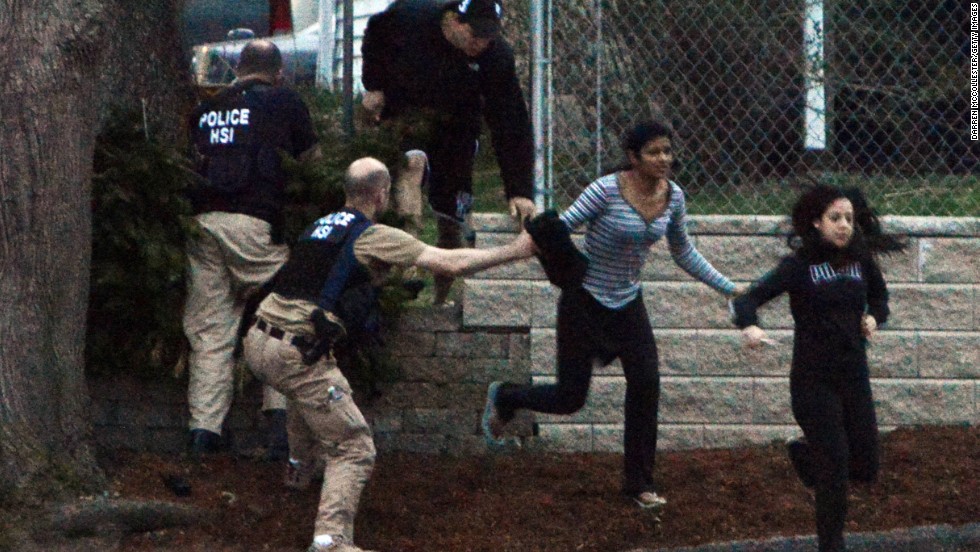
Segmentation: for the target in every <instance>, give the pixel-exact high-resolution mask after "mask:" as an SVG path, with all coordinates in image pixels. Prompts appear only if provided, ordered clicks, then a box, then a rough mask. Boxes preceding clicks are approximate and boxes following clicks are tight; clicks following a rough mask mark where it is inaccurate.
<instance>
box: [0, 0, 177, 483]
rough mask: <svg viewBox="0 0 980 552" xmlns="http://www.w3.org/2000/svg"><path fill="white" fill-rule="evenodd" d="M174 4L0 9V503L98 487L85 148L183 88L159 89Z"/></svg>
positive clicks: (170, 52) (167, 0)
mask: <svg viewBox="0 0 980 552" xmlns="http://www.w3.org/2000/svg"><path fill="white" fill-rule="evenodd" d="M178 3H179V1H178V0H157V1H147V2H145V3H144V2H139V3H135V2H124V1H123V0H118V1H116V2H112V1H105V0H102V1H100V0H50V1H45V2H36V1H34V0H0V75H4V78H3V79H2V80H0V497H11V496H13V497H15V498H28V497H37V496H47V492H49V491H54V492H57V491H59V490H66V489H71V490H80V489H92V488H98V487H99V486H100V485H101V484H102V482H103V480H102V475H101V472H100V470H99V469H98V467H97V466H96V463H95V460H94V455H93V451H92V447H91V445H90V435H89V433H90V425H89V423H88V397H87V392H86V388H85V379H84V365H83V364H84V360H83V358H84V357H83V346H84V342H85V317H86V316H85V315H86V310H87V301H88V289H89V263H90V252H91V176H92V157H93V151H94V143H95V137H96V135H97V133H98V131H99V127H100V122H101V121H102V120H103V119H104V117H105V114H106V113H107V112H108V106H109V104H110V103H134V102H136V105H140V103H141V102H140V99H141V98H147V99H148V101H147V102H146V103H147V104H149V105H150V106H151V110H153V108H155V111H156V112H157V113H163V112H164V111H165V110H164V109H163V108H162V105H163V102H160V101H156V100H157V99H158V98H159V97H160V96H161V92H156V93H155V94H153V93H152V92H151V93H146V94H143V92H145V91H146V90H147V89H151V90H161V91H164V92H165V93H169V94H171V95H173V96H179V94H176V93H174V90H186V89H187V88H186V86H178V87H176V88H164V87H163V86H161V83H162V82H164V81H165V79H166V78H170V81H171V84H172V83H173V82H174V81H176V82H179V79H180V77H179V70H177V68H178V67H179V55H180V51H179V49H178V48H177V47H172V48H166V47H160V45H161V44H176V42H177V37H176V35H175V29H176V27H175V25H174V23H173V22H174V21H175V18H176V15H177V11H176V9H175V7H174V6H175V4H178ZM123 4H128V6H124V5H123ZM133 10H136V11H138V12H139V13H135V14H133V13H130V12H132V11H133ZM146 14H151V16H149V17H147V16H146ZM160 18H164V19H167V18H169V21H161V20H160ZM160 29H163V31H161V30H160ZM168 32H169V33H170V35H171V36H169V37H168V36H165V34H166V33H168ZM126 41H129V42H128V44H127V43H126ZM148 75H149V76H150V78H147V76H148ZM167 103H168V104H169V103H173V102H172V101H170V102H167ZM178 114H179V113H178V112H177V110H172V111H171V112H170V113H169V115H170V117H171V120H177V119H176V117H177V116H178ZM164 126H167V125H164ZM176 126H177V125H175V124H173V123H172V122H171V124H170V125H169V127H170V129H171V130H173V129H175V128H176Z"/></svg>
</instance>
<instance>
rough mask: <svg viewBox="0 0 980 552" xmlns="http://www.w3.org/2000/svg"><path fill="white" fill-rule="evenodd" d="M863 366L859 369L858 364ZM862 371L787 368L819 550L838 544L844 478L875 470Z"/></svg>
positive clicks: (874, 429) (869, 475) (871, 413)
mask: <svg viewBox="0 0 980 552" xmlns="http://www.w3.org/2000/svg"><path fill="white" fill-rule="evenodd" d="M862 368H863V370H862ZM859 370H860V371H861V372H863V374H865V375H863V376H855V377H849V378H843V377H841V378H828V377H826V376H819V377H818V376H815V375H813V374H812V373H810V372H809V371H806V370H799V369H795V368H794V370H793V372H792V374H791V377H790V393H791V396H792V403H793V416H794V417H795V418H796V421H797V423H799V424H800V428H801V429H803V435H804V436H806V441H807V444H808V446H809V454H810V458H809V459H810V464H811V465H812V467H813V475H814V481H815V483H816V484H815V491H816V503H817V504H816V514H817V539H818V542H819V543H820V552H831V551H833V552H837V551H841V550H844V520H845V517H846V516H847V484H848V481H849V480H850V481H862V482H872V481H874V479H875V478H876V477H877V475H878V422H877V420H876V418H875V410H874V403H873V402H872V398H871V384H870V382H869V380H868V377H867V375H866V374H867V368H866V366H865V367H859Z"/></svg>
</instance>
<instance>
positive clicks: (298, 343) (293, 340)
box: [255, 318, 313, 351]
mask: <svg viewBox="0 0 980 552" xmlns="http://www.w3.org/2000/svg"><path fill="white" fill-rule="evenodd" d="M255 327H256V328H258V329H259V331H260V332H264V333H267V334H269V337H271V338H273V339H278V340H280V341H286V342H287V343H289V344H290V345H292V346H293V347H296V348H297V349H299V350H301V351H305V350H307V349H309V348H310V347H312V346H313V344H312V343H310V341H309V340H308V339H306V338H305V337H302V336H299V335H292V334H290V335H292V337H290V338H289V339H288V340H286V334H288V333H289V332H287V331H286V330H283V329H282V328H277V327H275V326H273V325H272V324H269V323H268V322H266V321H265V320H262V319H261V318H259V319H258V321H256V322H255Z"/></svg>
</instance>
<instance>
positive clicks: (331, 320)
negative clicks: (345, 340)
mask: <svg viewBox="0 0 980 552" xmlns="http://www.w3.org/2000/svg"><path fill="white" fill-rule="evenodd" d="M310 322H312V323H313V331H314V332H315V339H314V341H313V344H312V345H311V346H310V348H309V349H307V350H305V351H303V364H306V365H307V366H312V365H313V364H316V362H317V361H318V360H320V358H321V357H322V356H323V355H325V354H327V353H329V352H330V348H331V347H333V344H334V343H335V342H336V341H337V340H338V339H341V338H342V337H344V335H346V331H345V330H344V326H343V324H341V323H340V322H339V321H338V320H337V319H336V317H333V316H328V315H327V313H326V312H325V311H324V310H323V309H315V310H314V311H313V312H312V313H311V314H310Z"/></svg>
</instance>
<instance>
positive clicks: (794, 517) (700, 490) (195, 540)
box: [107, 426, 980, 552]
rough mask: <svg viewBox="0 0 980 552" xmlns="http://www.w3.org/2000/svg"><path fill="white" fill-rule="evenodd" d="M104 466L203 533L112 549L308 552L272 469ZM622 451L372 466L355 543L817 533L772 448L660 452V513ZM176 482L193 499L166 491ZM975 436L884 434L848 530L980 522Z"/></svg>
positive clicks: (549, 550)
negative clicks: (624, 469) (876, 465)
mask: <svg viewBox="0 0 980 552" xmlns="http://www.w3.org/2000/svg"><path fill="white" fill-rule="evenodd" d="M110 456H112V461H111V462H110V464H109V465H108V466H107V469H108V471H109V475H110V477H111V478H112V481H113V488H114V490H115V492H117V493H118V494H119V495H120V496H121V497H123V498H137V499H156V500H167V501H172V502H177V503H185V504H193V505H195V506H200V507H203V508H207V509H209V510H210V511H212V512H214V517H213V521H212V522H210V523H206V524H203V525H202V526H200V527H195V528H190V529H188V528H184V529H168V530H162V531H157V532H154V533H148V534H140V535H133V536H129V537H126V539H125V540H124V541H123V544H122V547H121V548H120V549H121V550H124V551H126V550H129V551H144V550H154V549H158V548H169V549H180V550H209V551H227V552H232V551H245V550H248V551H257V550H270V551H286V550H296V551H301V550H305V547H306V546H308V544H309V542H310V539H311V535H312V524H313V517H314V514H315V511H316V505H317V502H318V499H319V488H318V486H316V485H314V488H311V489H309V490H307V491H304V492H300V493H296V492H290V491H288V490H286V489H285V488H284V487H283V486H282V485H281V483H280V480H281V476H282V467H281V466H278V465H271V464H262V463H256V462H252V461H248V460H242V459H237V458H235V457H232V456H231V455H215V456H213V457H209V458H208V459H206V460H205V461H202V462H200V463H197V462H193V461H191V460H190V459H188V458H185V457H165V456H159V455H150V454H137V453H131V452H118V453H115V454H114V455H110ZM621 462H622V457H621V455H617V454H564V455H545V454H521V453H518V454H512V455H508V456H490V457H463V458H454V457H445V456H427V455H418V454H403V453H389V454H382V455H380V456H379V458H378V462H377V465H376V467H375V472H374V475H373V477H372V479H371V482H370V483H369V485H368V488H367V489H366V491H365V494H364V497H363V500H362V502H361V510H360V513H359V515H358V518H357V527H356V531H357V541H358V544H359V545H360V546H362V547H365V548H369V549H377V550H382V551H385V552H394V551H397V552H416V551H417V552H422V551H426V552H433V551H447V552H466V551H487V552H489V551H495V552H499V551H520V552H535V551H540V552H569V551H595V552H619V551H623V550H631V549H636V548H650V549H657V548H660V547H675V546H688V545H697V544H703V543H708V542H718V541H730V540H742V539H755V538H763V537H771V536H777V535H800V534H812V533H813V498H812V494H811V493H810V492H809V491H807V490H806V489H805V488H804V487H803V486H802V484H800V483H799V481H798V480H797V479H796V477H795V476H794V474H793V472H792V468H791V467H790V464H789V461H788V459H787V458H786V454H785V451H784V449H783V447H782V446H781V445H770V446H760V447H747V448H739V449H733V450H697V451H684V452H664V453H662V454H660V455H659V457H658V464H657V473H656V475H657V478H658V480H659V481H660V482H661V487H662V491H663V492H662V494H663V496H664V497H665V498H667V500H668V501H669V503H668V505H667V508H666V509H665V510H664V512H663V513H662V514H661V515H660V516H659V518H658V517H657V516H655V515H653V514H651V513H650V512H646V511H642V510H640V509H638V508H636V507H635V506H633V505H632V504H631V503H630V502H629V501H627V500H626V499H625V498H623V497H622V496H621V495H620V494H619V492H618V489H619V477H620V473H621ZM171 474H176V475H180V476H182V477H183V478H184V479H185V480H186V481H187V482H188V483H190V486H191V494H190V496H187V497H183V498H179V497H176V496H175V495H174V493H173V492H172V491H171V490H170V488H169V487H168V486H167V485H166V484H165V483H164V481H163V479H164V476H166V475H171ZM978 474H980V427H976V426H973V427H971V426H956V427H930V428H909V429H899V430H896V431H893V432H891V433H889V434H886V435H884V436H883V438H882V471H881V474H880V477H879V481H878V482H877V483H876V484H875V485H873V486H871V487H864V488H854V489H853V490H852V493H851V496H850V500H849V508H850V511H849V514H848V522H847V530H848V531H850V532H857V531H861V532H864V531H877V530H885V529H894V528H899V527H912V526H918V525H932V524H941V523H942V524H951V525H960V524H965V523H971V522H978V521H980V482H978Z"/></svg>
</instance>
